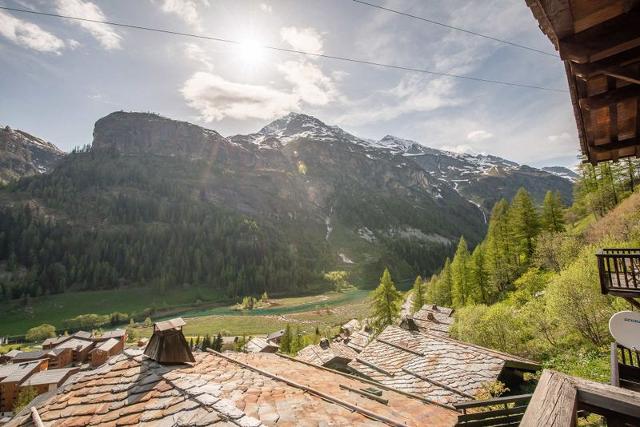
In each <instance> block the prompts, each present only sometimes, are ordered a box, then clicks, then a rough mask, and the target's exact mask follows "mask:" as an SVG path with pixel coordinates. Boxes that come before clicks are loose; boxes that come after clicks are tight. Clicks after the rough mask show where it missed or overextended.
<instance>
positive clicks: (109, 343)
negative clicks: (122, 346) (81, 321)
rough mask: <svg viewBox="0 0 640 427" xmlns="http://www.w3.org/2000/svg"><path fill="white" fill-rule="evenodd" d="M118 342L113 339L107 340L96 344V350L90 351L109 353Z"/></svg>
mask: <svg viewBox="0 0 640 427" xmlns="http://www.w3.org/2000/svg"><path fill="white" fill-rule="evenodd" d="M119 342H120V341H119V340H117V339H115V338H109V339H108V340H106V341H104V342H102V343H100V344H98V345H97V346H96V348H94V349H93V350H91V351H96V350H100V351H109V350H111V349H112V348H113V347H114V346H116V345H118V343H119Z"/></svg>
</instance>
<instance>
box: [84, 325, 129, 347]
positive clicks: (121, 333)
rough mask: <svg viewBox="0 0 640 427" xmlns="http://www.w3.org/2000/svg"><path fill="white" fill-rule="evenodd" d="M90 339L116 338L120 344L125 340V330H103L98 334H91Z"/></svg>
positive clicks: (98, 340) (105, 339)
mask: <svg viewBox="0 0 640 427" xmlns="http://www.w3.org/2000/svg"><path fill="white" fill-rule="evenodd" d="M92 339H93V340H94V341H96V342H101V341H107V340H110V339H116V340H118V341H120V342H122V345H123V346H124V344H125V343H126V342H127V331H125V330H124V329H114V330H113V331H107V332H104V333H103V334H102V335H100V336H95V335H94V336H93V337H92Z"/></svg>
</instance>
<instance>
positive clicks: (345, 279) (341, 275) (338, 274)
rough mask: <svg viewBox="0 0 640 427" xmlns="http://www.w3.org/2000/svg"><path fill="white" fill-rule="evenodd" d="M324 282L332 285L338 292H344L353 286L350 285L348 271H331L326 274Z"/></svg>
mask: <svg viewBox="0 0 640 427" xmlns="http://www.w3.org/2000/svg"><path fill="white" fill-rule="evenodd" d="M324 280H326V281H328V282H329V283H332V284H333V286H334V289H335V291H336V292H344V291H345V290H347V289H349V288H350V287H351V286H352V285H351V284H349V273H348V272H346V271H330V272H328V273H325V274H324Z"/></svg>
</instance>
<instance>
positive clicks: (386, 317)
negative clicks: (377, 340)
mask: <svg viewBox="0 0 640 427" xmlns="http://www.w3.org/2000/svg"><path fill="white" fill-rule="evenodd" d="M401 303H402V295H401V294H400V291H398V290H397V289H396V285H395V284H394V283H393V280H392V279H391V274H390V273H389V269H388V268H385V269H384V273H382V277H381V278H380V284H379V285H378V287H377V288H376V290H375V291H373V295H372V313H371V318H372V324H373V327H374V329H375V330H376V331H378V332H380V331H382V330H383V329H384V328H385V327H386V326H389V325H391V324H392V323H393V322H395V321H396V319H397V318H398V317H399V316H400V304H401Z"/></svg>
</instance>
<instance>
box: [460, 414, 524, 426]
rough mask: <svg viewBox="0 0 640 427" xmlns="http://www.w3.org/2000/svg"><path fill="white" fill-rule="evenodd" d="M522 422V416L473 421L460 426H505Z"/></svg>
mask: <svg viewBox="0 0 640 427" xmlns="http://www.w3.org/2000/svg"><path fill="white" fill-rule="evenodd" d="M520 420H522V414H513V415H506V416H504V417H501V418H485V419H480V420H473V421H463V422H458V425H459V426H466V427H485V426H496V427H497V426H504V425H508V424H512V423H515V422H518V421H520Z"/></svg>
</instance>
